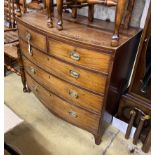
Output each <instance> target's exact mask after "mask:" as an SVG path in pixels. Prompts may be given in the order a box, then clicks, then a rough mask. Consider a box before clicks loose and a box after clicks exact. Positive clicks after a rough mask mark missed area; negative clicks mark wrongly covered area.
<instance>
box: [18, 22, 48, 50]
mask: <svg viewBox="0 0 155 155" xmlns="http://www.w3.org/2000/svg"><path fill="white" fill-rule="evenodd" d="M18 31H19V37H20V38H22V39H23V40H25V41H26V42H27V43H28V42H29V43H30V44H32V45H33V46H35V47H37V48H39V49H40V50H43V51H46V37H45V36H44V35H42V34H39V33H38V32H35V31H33V30H30V29H28V28H26V27H25V26H23V25H21V24H18ZM27 48H29V47H28V46H27Z"/></svg>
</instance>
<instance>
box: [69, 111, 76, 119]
mask: <svg viewBox="0 0 155 155" xmlns="http://www.w3.org/2000/svg"><path fill="white" fill-rule="evenodd" d="M68 113H69V115H70V116H71V117H74V118H76V117H78V116H77V113H76V112H74V111H69V112H68Z"/></svg>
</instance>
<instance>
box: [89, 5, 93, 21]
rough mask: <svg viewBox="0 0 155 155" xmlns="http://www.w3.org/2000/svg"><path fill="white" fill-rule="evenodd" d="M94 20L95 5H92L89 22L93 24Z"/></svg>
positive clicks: (90, 6)
mask: <svg viewBox="0 0 155 155" xmlns="http://www.w3.org/2000/svg"><path fill="white" fill-rule="evenodd" d="M93 19H94V5H93V4H90V5H89V6H88V21H89V22H93Z"/></svg>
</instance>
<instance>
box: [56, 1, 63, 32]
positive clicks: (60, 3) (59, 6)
mask: <svg viewBox="0 0 155 155" xmlns="http://www.w3.org/2000/svg"><path fill="white" fill-rule="evenodd" d="M56 2H57V11H58V22H57V26H56V27H57V29H58V30H62V29H63V22H62V9H63V0H57V1H56Z"/></svg>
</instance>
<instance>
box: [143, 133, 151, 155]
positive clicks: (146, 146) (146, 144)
mask: <svg viewBox="0 0 155 155" xmlns="http://www.w3.org/2000/svg"><path fill="white" fill-rule="evenodd" d="M150 146H151V130H150V131H149V133H148V135H147V137H146V139H145V141H144V144H143V146H142V151H143V152H145V153H148V151H149V149H150Z"/></svg>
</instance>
